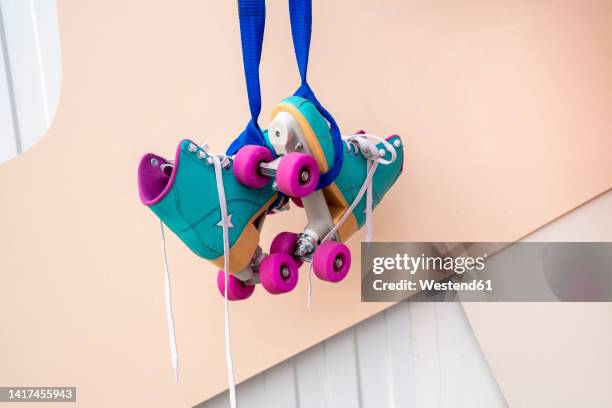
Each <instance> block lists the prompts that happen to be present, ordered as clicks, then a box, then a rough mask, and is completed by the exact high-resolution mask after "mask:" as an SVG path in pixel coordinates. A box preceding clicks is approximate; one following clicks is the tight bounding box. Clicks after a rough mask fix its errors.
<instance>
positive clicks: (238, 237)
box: [138, 140, 278, 300]
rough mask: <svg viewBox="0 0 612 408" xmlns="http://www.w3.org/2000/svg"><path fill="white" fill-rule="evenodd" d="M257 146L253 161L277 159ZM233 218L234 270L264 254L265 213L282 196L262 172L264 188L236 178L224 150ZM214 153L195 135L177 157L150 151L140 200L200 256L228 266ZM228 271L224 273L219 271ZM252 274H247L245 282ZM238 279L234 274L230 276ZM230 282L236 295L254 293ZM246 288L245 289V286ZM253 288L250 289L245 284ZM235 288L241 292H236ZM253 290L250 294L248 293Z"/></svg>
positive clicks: (221, 158)
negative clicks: (198, 143)
mask: <svg viewBox="0 0 612 408" xmlns="http://www.w3.org/2000/svg"><path fill="white" fill-rule="evenodd" d="M259 147H261V148H262V149H255V150H256V152H253V149H251V151H252V152H251V158H252V160H259V161H266V160H267V161H269V160H272V152H271V151H270V150H269V149H267V148H265V147H262V146H259ZM216 158H217V159H218V160H219V161H220V164H221V166H220V169H221V174H220V175H219V176H220V177H221V178H222V180H223V186H224V190H225V197H226V205H227V214H228V217H229V229H228V232H229V247H230V251H229V254H230V257H229V258H230V267H229V271H228V272H230V273H231V274H234V275H238V274H239V273H241V272H244V271H245V270H246V271H248V269H249V266H250V264H251V263H252V262H253V259H254V258H257V257H258V256H261V250H260V248H259V246H258V243H259V235H260V229H261V227H262V225H263V221H264V218H265V216H266V214H267V213H268V211H269V210H271V208H273V205H274V204H275V203H276V202H277V201H278V200H277V198H278V193H277V192H276V191H274V190H273V189H272V180H271V179H269V178H266V177H263V176H261V175H257V174H255V175H252V177H253V178H255V177H259V179H258V181H259V183H260V185H259V188H257V189H253V188H249V187H246V186H244V185H243V184H242V183H240V182H238V181H237V180H236V177H235V176H234V172H233V169H232V167H233V162H232V160H231V158H230V157H225V156H224V155H218V156H216ZM217 176H218V175H217V174H216V170H215V165H214V156H213V155H211V154H210V153H209V152H208V149H207V148H202V147H199V146H197V145H196V143H194V142H192V141H190V140H183V141H182V142H181V143H180V144H179V146H178V148H177V151H176V155H175V158H174V160H167V159H165V158H163V157H161V156H158V155H155V154H152V153H148V154H145V155H144V157H143V158H142V159H141V161H140V165H139V168H138V186H139V192H140V199H141V201H142V203H143V204H145V205H146V206H148V207H149V208H150V209H151V210H152V211H153V212H154V213H155V214H156V215H157V216H158V217H159V218H160V220H161V221H162V222H163V223H164V224H165V225H166V226H167V227H168V228H169V229H170V230H171V231H173V232H174V233H175V234H176V235H177V236H178V237H179V238H180V239H181V240H182V241H183V242H184V243H185V244H186V245H187V246H188V247H189V248H190V249H191V250H192V251H193V252H194V253H195V254H196V255H198V256H200V257H202V258H204V259H207V260H209V261H211V262H212V263H213V264H215V265H216V266H218V267H219V268H223V264H224V255H223V254H224V252H223V229H222V223H221V209H220V203H219V195H218V185H217ZM222 275H223V274H222V273H221V272H220V274H219V276H222ZM251 277H252V276H251V275H249V276H241V279H240V282H244V281H247V280H248V279H249V278H251ZM230 278H234V276H230ZM240 282H239V281H238V280H237V279H232V280H231V281H230V284H231V285H233V287H231V288H229V289H230V298H231V297H234V298H236V299H231V300H237V299H238V298H241V297H244V296H245V295H246V297H248V295H250V293H251V292H252V290H253V288H254V286H252V285H250V286H249V287H247V286H245V285H240ZM241 288H242V289H241ZM245 288H246V289H247V291H246V292H245V291H244V290H243V289H245ZM234 292H235V293H234ZM247 292H248V293H247Z"/></svg>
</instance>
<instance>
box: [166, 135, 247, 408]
mask: <svg viewBox="0 0 612 408" xmlns="http://www.w3.org/2000/svg"><path fill="white" fill-rule="evenodd" d="M202 149H203V150H204V151H205V152H206V153H208V157H205V156H203V155H202V156H199V157H200V158H201V159H204V158H206V160H208V163H210V164H213V166H214V168H215V179H216V182H217V192H218V195H219V207H220V208H221V226H222V230H223V258H224V263H223V270H224V272H225V285H224V286H225V290H224V293H223V297H224V305H223V307H224V321H225V325H224V326H225V362H226V366H227V384H228V389H229V398H230V407H231V408H236V384H235V382H234V363H233V358H232V345H231V333H230V322H229V302H228V295H227V288H228V286H229V274H228V272H227V271H228V270H229V265H230V252H229V217H228V214H227V201H226V199H225V188H224V186H223V172H222V168H225V167H227V166H228V165H229V160H230V157H228V156H225V155H214V154H211V153H210V152H209V149H208V145H207V144H204V145H202ZM160 226H161V239H162V253H163V258H164V271H165V299H166V320H167V324H168V337H169V340H170V359H171V363H172V367H173V368H174V379H175V381H176V382H177V383H178V353H177V347H176V336H175V331H174V318H173V314H172V295H171V290H170V289H171V288H170V274H169V272H168V259H167V255H166V237H165V234H164V224H163V223H162V222H161V221H160Z"/></svg>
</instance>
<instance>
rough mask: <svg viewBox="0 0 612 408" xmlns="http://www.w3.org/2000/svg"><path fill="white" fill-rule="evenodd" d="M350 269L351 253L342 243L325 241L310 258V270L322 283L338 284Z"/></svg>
mask: <svg viewBox="0 0 612 408" xmlns="http://www.w3.org/2000/svg"><path fill="white" fill-rule="evenodd" d="M350 268H351V251H350V250H349V249H348V247H347V246H346V245H344V244H343V243H342V242H334V241H325V242H324V243H322V244H321V245H319V247H318V248H317V249H316V250H315V252H314V255H313V257H312V269H313V270H314V272H315V274H316V275H317V276H318V277H319V279H322V280H324V281H328V282H340V281H341V280H342V279H344V277H345V276H346V275H347V274H348V272H349V269H350Z"/></svg>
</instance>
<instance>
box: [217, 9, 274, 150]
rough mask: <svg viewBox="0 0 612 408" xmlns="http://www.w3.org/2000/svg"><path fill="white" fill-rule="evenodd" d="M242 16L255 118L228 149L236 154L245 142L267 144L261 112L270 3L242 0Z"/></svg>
mask: <svg viewBox="0 0 612 408" xmlns="http://www.w3.org/2000/svg"><path fill="white" fill-rule="evenodd" d="M238 17H239V18H240V40H241V42H242V62H243V64H244V76H245V79H246V87H247V95H248V97H249V109H250V111H251V120H250V121H249V123H248V124H247V126H246V128H245V129H244V130H243V131H242V133H241V134H240V135H239V136H238V137H237V138H236V140H234V141H233V142H232V144H231V145H230V146H229V148H228V149H227V154H229V155H232V154H236V152H237V151H238V150H240V148H241V147H242V146H245V145H261V146H265V145H266V140H265V138H264V136H263V133H262V131H261V128H260V127H259V124H258V123H257V120H258V118H259V113H260V112H261V88H260V85H259V62H260V60H261V49H262V45H263V36H264V27H265V23H266V4H265V1H264V0H238Z"/></svg>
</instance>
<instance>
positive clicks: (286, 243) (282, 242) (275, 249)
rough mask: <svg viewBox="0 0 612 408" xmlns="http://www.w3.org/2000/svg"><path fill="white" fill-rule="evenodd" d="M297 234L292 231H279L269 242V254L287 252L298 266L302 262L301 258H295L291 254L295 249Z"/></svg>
mask: <svg viewBox="0 0 612 408" xmlns="http://www.w3.org/2000/svg"><path fill="white" fill-rule="evenodd" d="M298 237H299V235H298V234H296V233H294V232H281V233H280V234H278V235H277V236H275V237H274V239H273V240H272V243H271V244H270V253H271V254H279V253H282V254H289V255H290V256H291V258H293V260H294V261H295V264H296V266H297V267H298V268H299V267H300V266H302V264H303V263H304V262H303V261H302V260H301V259H299V258H296V257H295V256H294V255H293V254H294V253H295V250H296V249H297V241H298Z"/></svg>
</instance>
